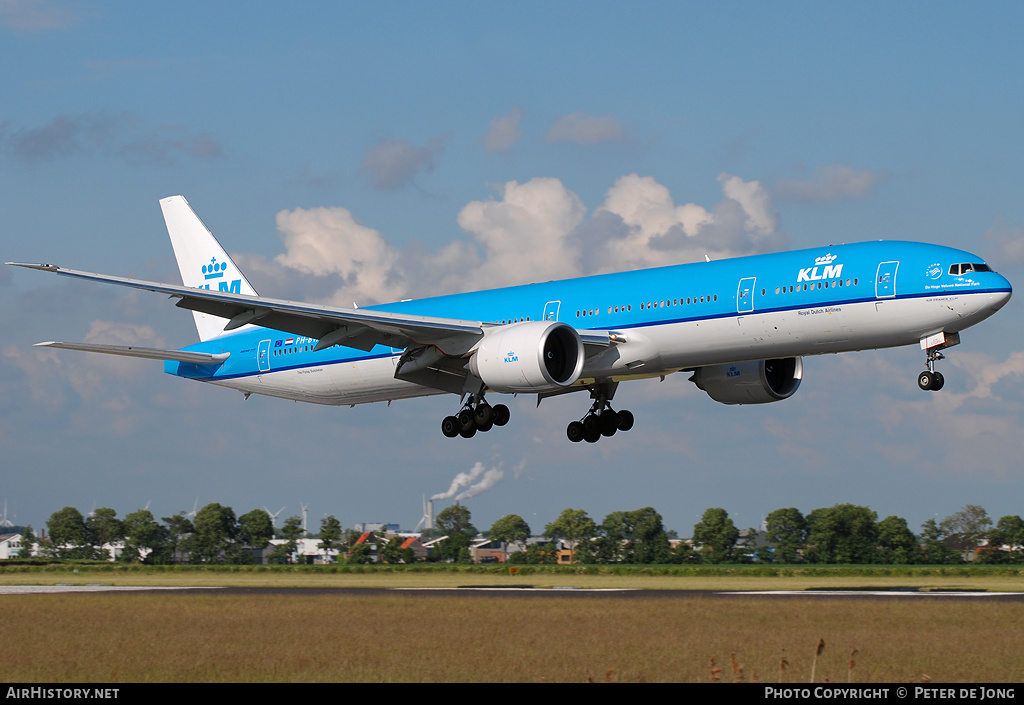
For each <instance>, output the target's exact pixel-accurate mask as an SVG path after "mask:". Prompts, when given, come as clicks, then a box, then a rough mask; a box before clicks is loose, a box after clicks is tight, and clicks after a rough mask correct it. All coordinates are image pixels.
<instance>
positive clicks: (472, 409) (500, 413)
mask: <svg viewBox="0 0 1024 705" xmlns="http://www.w3.org/2000/svg"><path fill="white" fill-rule="evenodd" d="M510 415H511V414H510V413H509V410H508V407H507V406H505V405H504V404H496V405H495V406H491V405H490V404H488V403H487V401H486V400H485V399H484V395H483V392H481V393H480V394H473V395H471V396H470V397H469V399H467V400H466V404H465V406H463V407H462V411H460V412H459V413H458V414H456V415H455V416H446V417H444V420H443V421H442V422H441V433H443V434H444V435H445V436H447V437H448V438H455V437H456V436H462V437H463V438H472V437H473V436H475V435H476V432H477V431H480V432H481V433H486V432H487V431H490V430H491V429H492V428H493V427H495V426H504V425H505V424H507V423H508V419H509V416H510Z"/></svg>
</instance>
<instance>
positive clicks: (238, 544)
mask: <svg viewBox="0 0 1024 705" xmlns="http://www.w3.org/2000/svg"><path fill="white" fill-rule="evenodd" d="M46 526H47V531H48V535H49V536H48V541H46V542H44V543H42V544H41V545H40V549H39V554H41V555H42V556H44V557H49V558H70V559H100V560H104V559H109V558H110V553H109V551H108V550H107V549H105V548H103V547H104V546H111V545H121V546H123V549H122V551H121V553H120V555H119V557H118V559H119V560H121V561H125V562H145V563H186V562H187V563H253V562H259V561H260V559H261V555H262V552H263V551H264V549H266V548H267V546H268V545H269V543H270V540H271V539H272V538H274V537H275V530H274V527H273V525H272V522H271V518H270V516H269V515H268V514H267V512H266V511H264V510H262V509H254V510H253V511H251V512H249V513H247V514H243V515H242V516H240V517H236V515H235V513H234V511H233V510H232V509H231V508H230V507H225V506H222V505H220V504H217V503H212V504H208V505H206V506H205V507H203V508H202V509H200V510H199V511H198V512H195V515H194V516H193V517H190V516H189V515H186V514H185V513H184V512H179V513H178V514H175V515H173V516H170V517H164V518H163V519H162V521H157V520H156V518H155V517H154V516H153V514H152V513H151V512H149V511H148V510H146V509H141V510H139V511H136V512H133V513H131V514H128V515H127V516H126V517H124V518H123V519H119V518H118V517H117V513H116V512H115V511H114V510H113V509H110V508H101V509H96V510H95V511H93V512H91V513H90V514H89V515H88V516H83V515H82V513H81V512H79V511H78V510H77V509H75V508H74V507H64V508H63V509H61V510H60V511H57V512H54V513H53V514H52V515H51V516H50V518H49V520H48V521H47V522H46ZM764 526H765V531H764V532H758V531H756V530H754V529H748V530H746V531H743V532H741V531H740V530H739V529H738V528H737V527H736V525H735V524H734V522H733V520H732V519H730V518H729V515H728V513H727V512H726V511H725V510H724V509H722V508H718V507H713V508H709V509H708V510H707V511H705V512H704V514H703V516H702V517H701V519H700V521H699V522H697V523H696V524H695V525H694V527H693V532H692V534H691V535H692V539H691V540H689V541H678V540H673V539H674V536H675V532H670V531H666V529H665V527H664V523H663V520H662V517H661V515H660V514H659V513H658V512H657V511H656V510H655V509H653V508H652V507H643V508H641V509H637V510H633V511H615V512H612V513H610V514H608V515H607V516H606V517H605V518H604V520H603V521H602V522H601V523H597V522H596V521H595V520H593V519H592V518H591V517H590V516H589V515H588V514H587V512H586V511H585V510H583V509H571V508H570V509H566V510H564V511H563V512H562V513H561V514H560V515H559V516H558V517H557V518H556V519H555V520H554V521H552V522H551V523H549V524H547V525H546V526H545V528H544V532H543V534H541V536H540V538H541V540H539V541H538V540H531V539H532V538H533V536H534V534H533V531H532V530H531V528H530V526H529V524H527V522H526V521H525V520H524V519H523V518H522V517H520V516H518V515H515V514H510V515H507V516H504V517H502V518H500V519H498V520H497V521H495V522H494V524H493V525H492V526H491V529H490V531H489V532H488V536H489V538H490V539H491V540H492V541H498V542H502V543H503V544H505V545H506V547H507V551H506V556H505V559H506V560H508V561H509V562H512V563H538V564H542V563H557V562H559V549H561V550H563V551H568V554H569V555H568V560H569V561H571V562H577V563H628V564H657V563H660V564H669V563H746V562H765V563H783V564H793V563H836V564H839V563H851V564H866V563H876V564H932V565H935V564H950V563H962V562H965V561H967V560H976V561H978V562H982V563H1024V520H1022V519H1021V518H1020V517H1019V516H1016V515H1013V516H1004V517H1002V518H1001V519H999V520H998V521H997V522H995V523H993V521H992V520H991V519H990V518H989V517H988V514H987V513H986V512H985V510H984V508H982V507H980V506H977V505H970V504H969V505H967V506H965V507H964V508H963V509H962V510H960V511H959V512H956V513H955V514H952V515H950V516H948V517H946V518H945V519H943V520H941V521H937V520H936V519H929V520H928V521H926V522H924V524H922V525H921V530H920V532H919V533H918V534H915V533H914V532H912V531H911V530H910V528H909V527H908V525H907V522H906V520H904V519H903V518H901V517H898V516H889V517H885V518H884V519H881V520H879V519H878V516H877V514H876V513H875V512H874V511H872V510H871V509H870V508H868V507H864V506H858V505H853V504H837V505H835V506H832V507H825V508H820V509H815V510H814V511H812V512H810V513H809V514H807V515H804V514H803V513H801V512H800V511H799V510H798V509H796V508H794V507H788V508H784V509H777V510H775V511H773V512H771V513H770V514H769V515H768V516H767V518H766V520H765V524H764ZM25 529H26V530H25V532H24V533H25V534H26V535H25V541H24V543H26V544H30V543H31V542H32V541H33V540H34V536H33V535H32V529H31V527H25ZM429 535H431V534H430V532H428V533H427V536H429ZM432 535H434V536H442V535H443V536H447V537H448V538H447V539H446V540H445V541H443V542H440V543H439V544H438V545H437V546H436V547H435V548H434V549H432V550H431V552H430V554H429V555H428V560H441V561H453V562H462V563H466V562H469V561H470V550H469V548H470V545H471V543H472V541H473V539H474V538H475V537H476V536H478V531H477V529H476V527H474V526H473V524H472V516H471V513H470V511H469V509H468V508H466V507H465V506H461V505H454V506H452V507H449V508H447V509H445V510H443V511H442V512H440V513H439V515H438V517H437V528H436V529H435V530H434V531H433V532H432ZM277 536H278V537H279V538H281V539H284V542H283V543H281V544H279V545H276V546H275V547H274V549H273V551H272V552H271V553H270V555H269V558H268V560H269V561H270V562H272V563H290V562H294V561H296V560H298V556H297V545H298V540H299V539H300V538H302V536H303V530H302V528H301V520H300V519H299V517H297V516H293V517H289V518H288V519H287V520H286V521H285V522H284V526H283V527H282V528H281V529H280V530H279V531H278V532H277ZM316 537H317V538H319V543H318V548H319V549H320V550H321V551H323V552H324V553H329V552H331V551H333V550H340V551H341V552H342V553H347V554H349V556H348V560H349V562H354V563H361V562H369V561H370V560H373V558H372V557H371V555H370V553H369V550H368V548H367V547H366V546H365V545H356V540H357V539H358V537H359V534H357V533H355V532H351V531H345V530H343V529H342V528H341V524H340V522H339V521H338V520H337V519H336V518H335V517H333V516H328V517H325V518H324V519H323V520H322V521H321V526H320V532H319V534H318V535H317V536H316ZM425 538H426V537H425ZM562 556H563V558H562V561H561V562H567V561H566V557H565V554H564V553H563V554H562ZM378 559H379V560H382V561H384V562H388V563H408V562H411V561H412V556H411V551H409V550H408V549H401V548H400V543H399V542H397V541H392V542H390V543H388V544H387V545H384V546H383V547H382V549H381V552H380V555H379V557H378Z"/></svg>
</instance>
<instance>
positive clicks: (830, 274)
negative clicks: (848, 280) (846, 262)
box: [796, 252, 843, 282]
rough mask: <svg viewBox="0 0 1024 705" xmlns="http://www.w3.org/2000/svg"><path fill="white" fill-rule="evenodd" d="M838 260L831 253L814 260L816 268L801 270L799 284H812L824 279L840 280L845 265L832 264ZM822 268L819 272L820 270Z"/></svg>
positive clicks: (798, 277)
mask: <svg viewBox="0 0 1024 705" xmlns="http://www.w3.org/2000/svg"><path fill="white" fill-rule="evenodd" d="M835 260H836V255H834V254H832V253H831V252H830V253H829V254H827V255H825V256H824V257H818V258H816V259H815V260H814V266H813V267H808V268H807V269H801V270H800V274H798V275H797V278H796V280H797V282H812V281H820V280H822V279H839V278H840V277H842V276H843V265H841V264H832V263H833V262H835ZM819 268H821V271H820V272H819V271H818V269H819Z"/></svg>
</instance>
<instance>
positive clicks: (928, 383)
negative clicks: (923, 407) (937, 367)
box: [917, 370, 936, 392]
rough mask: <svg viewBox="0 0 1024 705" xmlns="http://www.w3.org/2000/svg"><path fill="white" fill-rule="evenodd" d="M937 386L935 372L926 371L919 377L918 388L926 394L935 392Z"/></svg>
mask: <svg viewBox="0 0 1024 705" xmlns="http://www.w3.org/2000/svg"><path fill="white" fill-rule="evenodd" d="M935 384H936V379H935V373H934V372H929V371H928V370H925V371H924V372H922V373H921V374H919V375H918V376H917V386H918V387H920V388H921V389H923V390H924V391H926V392H929V391H932V390H934V389H935Z"/></svg>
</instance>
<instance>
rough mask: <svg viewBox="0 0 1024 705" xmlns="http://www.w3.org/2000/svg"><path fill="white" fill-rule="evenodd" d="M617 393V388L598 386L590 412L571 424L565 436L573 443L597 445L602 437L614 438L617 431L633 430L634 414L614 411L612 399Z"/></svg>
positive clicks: (592, 392)
mask: <svg viewBox="0 0 1024 705" xmlns="http://www.w3.org/2000/svg"><path fill="white" fill-rule="evenodd" d="M614 393H615V386H614V385H612V386H609V385H603V384H602V385H598V386H597V387H595V388H594V389H592V390H591V392H590V396H591V397H592V398H593V399H594V404H593V406H591V407H590V411H588V412H587V415H586V416H584V417H583V418H582V419H580V420H579V421H573V422H571V423H570V424H569V425H568V426H567V427H566V429H565V435H566V436H568V437H569V440H570V441H572V442H573V443H579V442H580V441H586V442H587V443H597V441H598V440H600V438H601V436H608V437H611V436H614V435H615V433H616V432H617V431H628V430H629V429H631V428H633V414H632V413H630V412H628V411H626V410H622V411H615V410H614V409H612V406H611V403H610V399H611V397H612V395H613V394H614Z"/></svg>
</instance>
